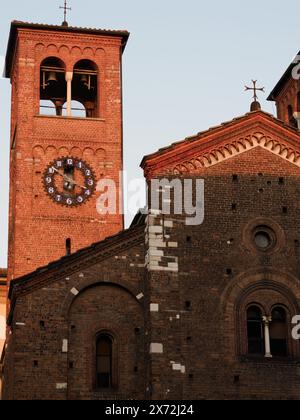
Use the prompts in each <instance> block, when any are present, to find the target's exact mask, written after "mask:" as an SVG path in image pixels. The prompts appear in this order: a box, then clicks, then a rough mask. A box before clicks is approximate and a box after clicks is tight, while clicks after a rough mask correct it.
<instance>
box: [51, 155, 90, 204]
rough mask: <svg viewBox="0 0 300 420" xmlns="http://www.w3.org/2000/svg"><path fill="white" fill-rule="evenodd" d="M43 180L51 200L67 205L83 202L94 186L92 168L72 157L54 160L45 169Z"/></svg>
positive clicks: (87, 198) (88, 196)
mask: <svg viewBox="0 0 300 420" xmlns="http://www.w3.org/2000/svg"><path fill="white" fill-rule="evenodd" d="M43 182H44V187H45V190H46V192H47V194H48V195H49V196H50V197H51V198H52V200H53V201H54V202H55V203H57V204H60V205H64V206H67V207H75V206H80V205H81V204H83V203H85V202H86V201H87V200H89V199H90V198H91V197H92V195H93V194H94V192H95V188H96V178H95V175H94V173H93V171H92V169H91V168H90V167H89V165H87V164H86V163H85V162H84V161H83V160H81V159H77V158H74V157H62V158H59V159H56V160H54V161H53V162H52V163H51V164H50V165H49V166H48V167H47V169H46V170H45V172H44V176H43Z"/></svg>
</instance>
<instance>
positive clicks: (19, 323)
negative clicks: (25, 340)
mask: <svg viewBox="0 0 300 420" xmlns="http://www.w3.org/2000/svg"><path fill="white" fill-rule="evenodd" d="M16 326H17V327H25V326H26V324H25V322H16Z"/></svg>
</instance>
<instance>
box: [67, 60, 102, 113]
mask: <svg viewBox="0 0 300 420" xmlns="http://www.w3.org/2000/svg"><path fill="white" fill-rule="evenodd" d="M72 99H73V101H77V102H79V103H80V104H82V106H83V107H84V108H85V113H86V117H87V118H96V117H98V70H97V66H96V64H94V63H93V62H92V61H90V60H81V61H79V62H78V63H77V64H76V65H75V66H74V74H73V80H72Z"/></svg>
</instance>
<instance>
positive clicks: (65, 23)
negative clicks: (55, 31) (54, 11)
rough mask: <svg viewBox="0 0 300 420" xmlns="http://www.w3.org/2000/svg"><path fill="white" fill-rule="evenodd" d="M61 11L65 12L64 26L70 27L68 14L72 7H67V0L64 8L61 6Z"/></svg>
mask: <svg viewBox="0 0 300 420" xmlns="http://www.w3.org/2000/svg"><path fill="white" fill-rule="evenodd" d="M60 9H63V10H64V21H63V26H68V22H67V12H68V10H72V9H71V7H68V5H67V0H65V4H64V5H63V6H60Z"/></svg>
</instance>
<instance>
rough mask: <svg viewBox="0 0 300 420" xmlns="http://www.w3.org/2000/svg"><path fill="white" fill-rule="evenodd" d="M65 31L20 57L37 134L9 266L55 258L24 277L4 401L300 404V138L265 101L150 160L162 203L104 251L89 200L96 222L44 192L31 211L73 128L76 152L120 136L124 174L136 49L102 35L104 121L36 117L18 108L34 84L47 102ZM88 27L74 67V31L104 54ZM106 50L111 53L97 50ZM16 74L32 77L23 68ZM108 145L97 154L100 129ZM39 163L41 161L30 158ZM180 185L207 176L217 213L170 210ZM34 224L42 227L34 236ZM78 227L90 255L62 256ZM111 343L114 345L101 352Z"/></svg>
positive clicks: (13, 307) (66, 48)
mask: <svg viewBox="0 0 300 420" xmlns="http://www.w3.org/2000/svg"><path fill="white" fill-rule="evenodd" d="M48 29H49V28H48ZM53 31H54V33H52V32H53ZM57 31H58V32H59V33H58V34H55V30H54V29H52V31H51V33H52V35H53V36H52V37H51V42H52V44H51V45H50V44H47V43H45V42H42V41H41V40H40V41H39V43H37V42H38V39H40V37H42V38H43V36H46V37H47V36H48V34H47V30H46V29H45V28H43V29H41V28H40V30H38V28H35V30H34V31H33V33H32V32H31V31H30V30H28V28H27V29H26V28H25V29H24V28H23V29H21V30H20V33H19V39H20V42H19V43H18V51H17V53H16V56H17V57H19V61H18V62H19V64H20V66H21V65H22V66H23V67H24V68H25V70H27V71H28V72H26V71H23V70H24V69H23V68H22V72H20V74H21V75H20V74H19V75H18V76H17V77H18V78H19V79H18V80H19V81H20V82H21V83H15V84H14V83H13V89H15V90H18V91H20V90H22V92H21V93H20V92H19V94H13V108H14V107H16V109H17V110H18V111H15V112H13V115H14V116H16V115H18V117H20V118H21V121H23V124H21V126H22V127H23V128H24V132H23V135H24V138H23V143H22V137H20V139H21V140H19V142H18V143H16V144H18V145H19V146H17V147H20V149H19V153H20V155H18V154H16V155H15V162H14V160H13V161H12V166H11V170H12V176H13V177H14V178H13V179H11V184H12V186H11V213H10V217H11V225H10V235H12V236H11V241H10V246H11V247H12V248H10V261H11V263H10V264H11V265H10V267H13V268H14V270H15V272H14V273H18V274H25V273H26V272H27V271H29V267H31V268H33V267H36V265H34V264H32V265H31V262H30V261H28V260H27V261H26V264H27V265H26V267H27V269H24V266H23V265H24V263H25V260H26V258H27V259H30V260H31V259H32V260H33V261H34V262H35V263H36V264H42V262H44V263H48V262H49V261H50V260H52V261H53V262H52V263H51V264H49V265H46V266H44V267H42V268H39V269H38V270H37V271H35V272H32V273H29V274H26V275H24V276H22V277H19V278H17V279H14V280H13V281H12V282H11V284H10V291H9V299H10V312H9V316H8V324H9V327H10V334H9V335H8V338H7V347H6V352H5V355H4V356H5V357H4V384H3V397H4V399H7V400H13V399H15V400H26V399H57V400H80V399H86V400H97V399H115V400H118V399H134V400H135V399H136V400H140V399H154V400H182V399H208V400H209V399H225V400H233V399H242V400H243V399H253V400H256V399H267V400H274V399H295V400H298V399H300V341H299V340H296V339H294V338H293V336H292V327H293V325H292V320H293V317H294V316H295V315H299V314H300V282H299V257H300V222H299V220H300V217H299V216H300V214H299V212H300V210H299V206H298V201H299V200H297V198H298V195H299V180H300V143H299V132H298V131H297V130H296V128H295V127H293V126H291V125H287V124H285V123H284V122H283V121H280V120H278V119H276V118H274V117H273V116H271V115H269V114H266V113H264V112H263V111H261V110H257V111H255V112H251V113H249V114H246V115H244V116H243V117H240V118H236V119H235V120H233V121H231V122H229V123H224V124H222V125H221V126H219V127H215V128H212V129H210V130H208V131H206V132H204V133H199V134H197V135H196V136H194V137H190V138H188V139H185V140H183V141H182V142H179V143H176V144H174V145H170V146H169V147H167V148H165V149H163V150H160V151H159V152H157V153H154V154H153V155H150V156H146V157H145V158H144V160H143V162H142V168H143V169H144V173H145V177H146V180H147V182H148V184H149V186H150V187H151V183H152V181H153V180H154V179H157V180H160V181H161V186H160V188H158V191H159V194H160V200H159V201H158V203H157V205H156V204H155V203H154V200H153V198H152V196H151V194H149V199H148V208H149V210H148V214H147V215H145V216H142V215H140V216H138V217H136V218H135V220H134V222H133V224H132V226H131V227H130V228H129V229H128V230H125V231H121V232H120V233H118V234H117V235H115V236H111V237H109V238H106V239H105V240H103V241H100V242H97V243H94V244H93V245H90V243H91V242H92V241H94V240H95V239H96V236H97V235H98V234H99V231H97V230H96V229H93V227H94V226H95V225H92V224H89V223H88V221H90V219H89V217H91V213H89V212H88V211H89V210H88V209H90V207H89V206H90V204H88V205H87V206H86V207H85V211H86V213H85V217H86V219H85V220H84V221H83V220H82V217H83V216H82V213H80V214H79V210H77V209H76V210H74V212H73V213H72V211H73V210H72V209H71V212H70V214H68V218H67V219H65V218H64V214H65V211H66V210H62V209H61V208H57V207H55V206H54V204H52V203H51V202H49V201H47V200H46V198H45V197H44V196H42V195H40V193H37V194H36V195H37V197H35V198H36V199H37V200H38V201H39V200H40V205H39V206H35V205H31V207H30V205H29V204H30V203H31V200H32V199H33V198H32V197H33V196H32V192H31V193H29V191H31V190H30V189H31V187H32V186H33V185H39V180H38V179H37V180H36V181H34V180H35V175H38V174H37V172H39V171H40V170H41V168H42V167H43V165H45V164H46V161H48V158H50V155H49V156H48V153H50V154H51V157H52V156H55V153H56V152H57V150H54V148H55V147H56V146H54V145H55V144H56V143H55V142H50V143H49V141H50V140H51V139H52V137H53V138H56V140H57V143H58V138H57V137H59V135H60V133H63V138H64V142H65V143H66V144H64V145H63V146H61V144H59V147H69V148H71V147H76V148H77V150H78V149H80V147H81V146H82V145H81V142H80V139H78V136H79V137H81V136H82V135H83V134H84V135H85V138H86V139H87V141H88V142H89V143H90V145H89V147H91V149H92V151H90V152H89V154H88V156H89V159H90V160H89V161H90V162H92V159H93V156H94V152H93V150H94V149H93V146H92V145H93V140H92V139H93V137H94V135H95V132H96V131H97V132H98V133H100V134H101V135H100V137H99V142H100V138H101V139H102V142H103V137H104V138H105V139H106V141H111V143H109V144H112V145H115V149H114V148H111V147H110V146H109V145H107V146H108V147H110V148H109V152H110V153H109V159H111V156H114V162H116V167H113V168H114V169H119V167H120V166H121V158H120V149H119V147H120V144H121V142H120V141H117V142H116V144H115V143H114V142H113V139H119V140H120V136H119V135H120V134H121V133H120V125H119V123H120V120H121V115H120V103H119V102H118V100H117V98H119V96H118V95H119V93H118V94H117V92H119V88H120V85H119V84H118V82H117V80H119V76H120V74H119V71H118V70H116V69H118V68H119V67H118V66H117V65H118V64H119V61H118V60H119V58H118V57H119V56H118V55H117V51H119V52H120V47H121V43H120V40H116V38H113V40H112V39H106V37H105V36H104V34H103V33H102V34H101V37H100V38H99V36H98V37H97V36H96V38H97V39H95V42H96V43H97V45H98V43H100V44H101V43H103V46H102V47H103V49H104V50H106V51H107V54H106V55H105V56H106V60H107V61H105V64H106V65H105V66H103V67H104V68H105V69H107V71H108V72H109V73H108V75H106V77H108V78H109V80H110V83H109V84H108V86H107V87H104V89H107V90H106V92H107V97H110V98H111V102H110V101H109V102H107V104H110V105H109V106H111V107H112V109H111V113H110V114H109V115H110V117H109V118H108V117H107V119H106V120H105V121H106V122H104V121H102V120H101V118H100V119H99V120H97V121H90V120H80V121H79V120H78V119H73V118H60V119H57V118H54V119H53V120H52V119H51V118H49V117H40V116H37V115H36V110H35V111H34V112H33V111H32V109H33V108H32V106H31V107H30V106H28V107H27V106H26V104H24V103H23V104H22V107H23V106H24V112H25V114H24V115H25V117H22V115H20V114H21V111H20V109H21V108H20V105H18V101H22V100H23V101H24V98H25V96H24V95H25V93H26V95H27V94H29V95H33V96H32V100H31V101H30V102H31V105H32V104H34V103H36V102H35V100H34V99H33V97H34V93H33V92H34V88H33V82H32V81H33V80H36V78H35V77H37V73H36V72H38V71H39V70H38V67H39V63H40V62H41V60H42V59H43V58H44V57H45V56H47V55H48V54H49V53H51V54H53V53H54V52H53V51H54V50H55V49H56V48H57V45H58V38H59V39H60V40H61V41H62V35H61V33H60V31H59V30H57ZM66 31H67V29H66ZM71 32H72V31H71ZM86 35H87V34H83V33H80V36H79V35H78V34H75V35H74V33H73V32H72V34H68V36H66V34H64V38H66V39H64V44H65V43H66V45H61V47H60V48H59V52H60V54H61V55H60V56H61V57H65V56H64V55H65V54H66V55H67V57H69V58H65V62H66V63H68V66H70V68H72V65H73V63H74V62H75V60H77V59H78V56H77V55H78V54H79V50H78V48H77V47H76V48H75V47H74V37H75V38H76V40H77V41H78V42H77V43H80V44H82V45H84V46H85V48H86V49H84V54H90V53H91V51H90V49H89V48H92V46H93V40H94V37H91V36H90V34H89V37H88V39H85V36H86ZM94 35H95V34H94ZM57 37H58V38H57ZM69 37H71V38H72V41H71V40H70V39H69ZM77 37H79V39H77ZM22 40H23V41H22ZM25 40H27V42H24V41H25ZM22 42H23V43H24V45H23V48H26V54H25V55H24V52H23V53H22ZM68 42H70V44H68ZM42 44H43V45H42ZM112 44H113V45H112ZM116 44H117V45H116ZM28 45H30V46H31V48H30V49H29V48H28ZM102 47H101V51H102ZM72 52H73V54H74V55H75V56H76V57H75V58H74V57H73V56H72ZM18 54H19V55H18ZM69 54H70V56H69ZM81 54H83V53H82V52H81ZM36 56H38V57H39V59H38V60H37V61H36V62H35V60H36V58H35V57H36ZM100 56H101V57H102V58H103V52H101V54H100ZM93 57H94V60H96V58H95V57H97V53H96V55H94V56H93ZM102 58H101V59H102ZM101 59H100V58H99V60H100V61H101ZM68 60H70V61H68ZM35 63H38V64H37V65H36V64H35ZM99 63H100V62H99ZM102 64H103V62H102ZM99 65H100V64H99ZM13 68H14V71H15V73H18V68H19V67H18V66H14V67H13ZM20 78H21V79H20ZM106 80H107V79H106ZM36 95H37V93H35V97H36ZM105 103H106V102H105ZM114 107H115V108H114ZM108 108H109V107H108ZM100 109H101V106H100ZM115 117H116V118H117V119H116V120H115ZM13 121H14V120H13ZM53 121H55V123H53V124H52V122H53ZM116 122H118V124H117V125H116ZM13 124H14V122H13ZM104 125H105V129H104ZM102 129H103V130H104V131H103V132H102V131H101V130H102ZM18 130H19V128H18ZM26 130H27V137H26V138H29V139H31V140H30V150H29V152H30V153H33V155H30V156H32V157H30V158H29V154H25V155H24V151H23V149H24V150H25V151H26V150H27V146H26V144H25V142H24V139H25V133H26ZM94 130H96V131H94ZM13 131H14V130H13ZM104 133H105V136H104ZM115 135H116V137H115ZM17 139H18V137H17ZM37 139H38V142H37ZM46 143H47V145H46ZM59 143H61V140H59ZM95 143H97V146H96V145H95V147H98V138H97V139H96V140H95ZM101 144H102V143H101ZM49 145H51V147H50V148H49ZM102 147H103V145H101V148H102ZM22 148H23V149H22ZM48 149H49V150H48ZM116 151H117V152H116ZM27 152H28V150H27ZM54 152H55V153H54ZM114 152H116V154H114ZM61 153H62V152H61ZM76 153H77V152H76ZM78 154H79V150H78ZM83 154H84V149H83ZM13 155H14V153H13ZM100 155H101V156H102V158H101V160H100V161H97V159H96V158H95V156H94V158H95V159H96V160H95V163H94V164H93V167H95V168H96V167H98V169H99V165H100V163H101V165H102V164H103V154H102V152H101V153H100ZM25 156H27V159H28V160H23V158H24V157H25ZM96 157H97V153H96ZM18 159H20V161H21V162H22V163H21V162H20V164H18ZM97 162H98V163H97ZM104 162H106V160H105V159H104ZM35 165H36V167H35ZM97 165H98V166H97ZM25 168H27V169H28V170H29V169H30V171H31V173H32V174H33V176H32V177H31V178H30V179H31V181H30V182H33V183H32V184H30V182H29V178H28V179H26V182H25V186H26V188H25V189H24V191H25V193H24V194H25V195H24V209H23V211H24V212H25V214H27V213H26V212H27V211H28V213H29V214H27V216H28V217H27V219H26V220H25V219H24V220H23V219H22V218H21V216H20V212H19V210H20V206H21V205H23V204H21V201H18V200H21V193H20V192H21V191H20V190H18V189H19V188H20V186H19V183H20V182H21V180H22V177H25V178H26V176H25V175H26V174H28V173H29V172H30V171H29V172H28V171H27V172H26V171H25ZM33 168H34V171H33V172H32V170H33ZM38 168H39V169H38ZM105 168H107V165H105ZM110 169H111V170H112V167H111V168H110ZM101 170H104V169H103V167H102V166H101ZM14 171H15V172H14ZM19 171H21V172H19ZM22 171H25V172H22ZM111 174H114V172H113V171H112V172H109V171H108V172H107V175H111ZM113 176H114V175H113ZM37 178H38V177H37ZM175 180H179V181H180V182H181V184H182V183H184V181H191V180H192V181H193V182H194V184H193V185H194V188H193V189H192V190H191V191H189V195H188V197H187V198H188V199H190V200H191V199H192V198H193V201H194V202H195V201H196V199H197V197H198V195H197V194H198V191H197V188H196V187H195V186H196V185H197V184H196V181H197V180H198V181H199V180H202V181H204V199H203V197H202V196H201V199H202V202H201V203H200V202H199V203H200V204H202V205H203V206H204V219H203V220H202V218H201V217H200V222H199V223H198V224H196V225H189V224H188V223H187V221H186V218H187V216H189V215H188V214H187V213H183V214H180V215H179V214H176V212H175V211H174V209H173V210H172V211H171V212H170V213H169V214H164V212H163V211H162V206H163V205H164V204H170V205H171V208H172V205H173V204H174V203H175V199H176V191H175V190H174V188H173V185H175V184H172V182H173V181H175ZM30 185H31V186H30ZM201 185H203V184H201ZM37 188H38V187H37ZM149 191H151V188H149ZM167 193H169V195H168V194H167ZM198 199H199V197H198ZM26 200H28V201H26ZM25 203H26V204H27V207H25ZM199 203H198V204H199ZM31 204H32V203H31ZM29 208H30V212H29V210H28V209H29ZM69 210H70V209H69ZM52 211H55V221H54V220H53V217H52V215H53V213H52ZM21 214H22V213H21ZM93 217H94V216H93ZM15 221H17V222H18V223H15ZM32 221H34V224H30V223H33V222H32ZM12 222H13V223H12ZM22 222H24V223H25V222H26V223H27V224H28V223H29V228H28V230H27V227H26V225H25V224H24V223H22ZM104 222H105V223H106V224H105V223H104V226H106V227H107V229H106V228H105V229H104V231H105V232H104V231H103V232H104V233H105V234H103V235H104V236H106V235H107V234H108V233H112V232H115V231H116V230H119V229H117V227H119V228H120V227H121V219H118V220H117V221H116V220H110V219H109V218H107V219H105V221H104ZM82 223H86V225H85V224H82ZM75 225H76V228H74V226H75ZM42 229H46V230H47V235H49V241H50V243H47V241H46V243H44V242H45V241H44V237H43V241H42V242H43V243H42V244H41V256H40V255H39V252H35V251H34V250H36V242H33V241H36V238H37V237H42V236H43V234H44V233H43V232H44V231H43V230H42ZM67 229H70V230H67ZM33 230H34V232H35V234H34V236H32V232H33ZM71 230H72V232H76V233H74V235H75V236H74V238H75V239H76V240H78V248H79V247H83V246H84V245H90V246H89V247H87V248H83V249H81V250H79V251H77V252H75V253H73V254H72V255H69V256H65V257H64V258H61V259H57V260H55V258H58V257H61V256H62V255H63V252H62V248H63V243H60V242H57V232H58V231H59V232H60V233H61V231H62V232H63V233H64V234H67V235H71V233H70V232H71ZM82 232H85V235H84V238H83V235H82ZM257 234H259V235H262V240H263V241H264V240H265V239H266V236H267V238H268V241H267V242H268V243H267V246H265V245H264V242H263V244H262V245H261V243H260V242H259V241H261V237H260V238H258V240H257ZM18 235H20V236H18ZM30 235H31V236H30ZM62 236H63V238H65V236H64V235H62ZM101 236H102V235H101ZM20 237H22V238H23V240H22V242H21V241H18V238H20ZM82 238H83V239H82ZM27 241H28V242H27ZM49 241H48V242H49ZM57 244H58V250H57V253H56V251H55V252H53V249H56V245H57ZM18 247H20V248H18ZM22 247H23V248H22ZM25 247H26V248H25ZM27 247H28V249H27ZM33 248H34V250H33ZM76 248H77V246H76ZM13 249H15V250H17V252H16V253H15V254H14V252H15V251H13ZM25 249H26V252H24V250H25ZM14 255H15V256H18V258H16V257H14ZM43 258H44V260H45V261H44V260H43ZM12 261H13V263H12ZM253 306H255V308H257V309H258V310H259V317H258V320H257V319H255V322H258V324H256V326H257V325H259V328H260V330H261V331H260V333H262V328H263V327H264V334H263V335H262V336H261V337H259V340H261V339H262V338H263V340H264V343H263V345H264V347H265V348H264V349H262V351H260V352H259V351H258V352H256V353H255V354H253V353H251V351H250V347H251V343H250V339H251V338H252V337H251V336H250V335H249V331H250V329H249V319H250V318H249V309H251V308H253ZM275 310H277V315H276V313H275V312H274V311H275ZM278 311H279V312H278ZM280 311H284V314H285V317H284V319H283V318H281V320H280V322H281V324H280V325H279V324H278V323H277V324H276V317H275V315H276V316H278V313H279V315H280V313H282V312H280ZM273 314H275V315H274V316H273ZM251 320H253V319H252V318H251V319H250V321H251ZM274 325H275V326H276V328H277V329H275V331H274ZM278 327H279V328H278ZM272 328H273V331H272ZM282 331H283V332H284V340H283V341H284V346H285V349H284V350H285V351H286V354H283V353H281V355H280V356H279V355H276V354H275V353H276V348H275V345H274V343H275V341H276V340H277V341H276V343H275V344H276V345H278V340H279V341H280V340H281V341H280V343H279V344H281V345H282ZM271 333H272V334H271ZM268 335H269V336H270V337H269V338H270V340H268ZM99 337H100V338H99ZM101 338H102V339H103V338H105V340H106V341H105V343H104V344H105V345H104V347H101V348H100V345H99V342H100V341H101V340H100V339H101ZM272 340H273V341H272ZM103 342H104V341H102V342H101V345H102V344H103ZM261 343H262V342H259V344H260V345H261ZM268 344H269V345H271V348H270V351H268V348H267V346H268ZM103 349H104V350H103ZM271 353H273V357H271V356H272V354H271ZM99 366H101V369H102V370H101V369H100V367H99ZM99 372H100V374H99ZM99 375H100V376H101V375H102V376H101V381H99ZM101 384H102V385H101ZM103 384H104V385H103Z"/></svg>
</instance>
